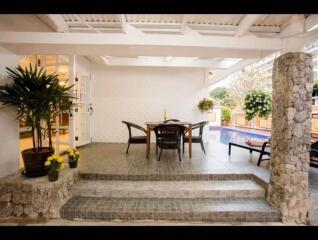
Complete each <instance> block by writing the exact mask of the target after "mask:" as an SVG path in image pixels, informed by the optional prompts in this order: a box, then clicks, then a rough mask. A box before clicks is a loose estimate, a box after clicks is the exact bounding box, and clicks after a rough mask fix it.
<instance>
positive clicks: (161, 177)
mask: <svg viewBox="0 0 318 240" xmlns="http://www.w3.org/2000/svg"><path fill="white" fill-rule="evenodd" d="M80 178H81V179H84V180H132V181H135V180H145V181H171V180H176V181H182V180H184V181H197V180H246V179H254V180H255V178H256V177H255V175H254V174H249V173H213V174H208V173H207V174H202V173H201V174H184V173H183V174H178V173H176V174H100V173H89V172H81V173H80Z"/></svg>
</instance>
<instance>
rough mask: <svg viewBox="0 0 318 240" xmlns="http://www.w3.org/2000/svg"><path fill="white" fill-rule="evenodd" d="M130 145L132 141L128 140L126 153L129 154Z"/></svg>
mask: <svg viewBox="0 0 318 240" xmlns="http://www.w3.org/2000/svg"><path fill="white" fill-rule="evenodd" d="M129 146H130V143H129V142H128V146H127V150H126V154H128V150H129Z"/></svg>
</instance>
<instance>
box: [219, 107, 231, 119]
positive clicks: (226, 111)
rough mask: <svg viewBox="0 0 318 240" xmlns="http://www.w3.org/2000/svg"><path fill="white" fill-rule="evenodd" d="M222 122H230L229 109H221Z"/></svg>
mask: <svg viewBox="0 0 318 240" xmlns="http://www.w3.org/2000/svg"><path fill="white" fill-rule="evenodd" d="M221 119H222V121H230V120H231V111H230V109H229V108H226V107H224V108H222V114H221Z"/></svg>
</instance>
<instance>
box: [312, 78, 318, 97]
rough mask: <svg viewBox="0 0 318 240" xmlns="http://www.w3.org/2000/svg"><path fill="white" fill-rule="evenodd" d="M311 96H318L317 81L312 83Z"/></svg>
mask: <svg viewBox="0 0 318 240" xmlns="http://www.w3.org/2000/svg"><path fill="white" fill-rule="evenodd" d="M312 96H318V79H317V80H315V81H314V86H313V91H312Z"/></svg>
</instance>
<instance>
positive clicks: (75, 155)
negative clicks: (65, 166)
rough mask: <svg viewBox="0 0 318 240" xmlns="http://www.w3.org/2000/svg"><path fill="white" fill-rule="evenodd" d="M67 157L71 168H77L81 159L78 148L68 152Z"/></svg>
mask: <svg viewBox="0 0 318 240" xmlns="http://www.w3.org/2000/svg"><path fill="white" fill-rule="evenodd" d="M67 155H68V163H69V166H70V168H77V162H78V161H79V158H80V154H79V151H78V150H77V149H76V148H69V149H68V150H67Z"/></svg>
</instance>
